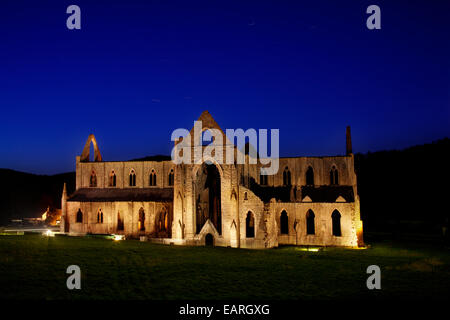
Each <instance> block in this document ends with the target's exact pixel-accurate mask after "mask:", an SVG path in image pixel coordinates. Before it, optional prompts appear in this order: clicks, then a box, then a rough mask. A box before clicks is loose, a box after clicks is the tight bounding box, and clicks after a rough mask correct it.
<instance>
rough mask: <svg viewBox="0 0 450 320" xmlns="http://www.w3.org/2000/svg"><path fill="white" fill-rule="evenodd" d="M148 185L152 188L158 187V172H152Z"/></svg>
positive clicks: (153, 170)
mask: <svg viewBox="0 0 450 320" xmlns="http://www.w3.org/2000/svg"><path fill="white" fill-rule="evenodd" d="M148 185H149V186H150V187H154V186H156V171H155V169H152V171H151V172H150V176H149V183H148Z"/></svg>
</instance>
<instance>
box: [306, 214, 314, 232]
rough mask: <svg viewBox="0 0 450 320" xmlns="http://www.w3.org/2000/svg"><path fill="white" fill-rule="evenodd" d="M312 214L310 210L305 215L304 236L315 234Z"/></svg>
mask: <svg viewBox="0 0 450 320" xmlns="http://www.w3.org/2000/svg"><path fill="white" fill-rule="evenodd" d="M314 217H315V215H314V212H313V211H312V210H311V209H310V210H308V212H307V213H306V234H315V233H316V228H315V225H314Z"/></svg>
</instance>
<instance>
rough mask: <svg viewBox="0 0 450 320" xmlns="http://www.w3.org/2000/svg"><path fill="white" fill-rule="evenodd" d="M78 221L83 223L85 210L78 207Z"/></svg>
mask: <svg viewBox="0 0 450 320" xmlns="http://www.w3.org/2000/svg"><path fill="white" fill-rule="evenodd" d="M76 222H77V223H83V212H82V211H81V209H78V211H77V219H76Z"/></svg>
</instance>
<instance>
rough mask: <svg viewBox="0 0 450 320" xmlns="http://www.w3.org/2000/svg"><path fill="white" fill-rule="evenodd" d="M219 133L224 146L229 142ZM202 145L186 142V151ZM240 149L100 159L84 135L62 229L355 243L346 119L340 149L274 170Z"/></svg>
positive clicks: (253, 244) (173, 239)
mask: <svg viewBox="0 0 450 320" xmlns="http://www.w3.org/2000/svg"><path fill="white" fill-rule="evenodd" d="M199 120H201V121H202V125H203V128H202V130H207V129H218V130H220V131H221V132H222V133H223V131H222V130H221V129H220V127H219V125H218V124H217V123H216V121H215V120H214V119H213V118H212V116H211V115H210V114H209V113H208V112H207V111H205V112H203V113H202V115H201V116H200V118H199ZM223 137H224V139H223V147H225V145H226V144H227V143H230V142H229V140H228V139H227V138H226V136H225V134H224V133H223ZM91 144H93V146H94V151H95V154H94V159H93V161H89V159H90V154H89V151H90V146H91ZM203 148H205V146H203V145H195V144H192V154H193V155H194V154H195V153H196V152H201V151H202V150H203ZM235 150H236V152H239V151H238V150H237V148H236V147H235ZM224 154H225V152H224ZM245 159H246V162H245V164H236V163H233V164H219V163H217V162H215V160H214V159H210V160H205V161H204V162H202V163H197V164H184V163H183V164H178V165H176V164H175V163H174V162H172V161H171V160H161V159H155V160H145V161H124V162H114V161H112V162H107V161H102V157H101V154H100V152H99V149H98V146H97V142H96V140H95V137H94V136H93V135H91V136H89V139H88V141H87V143H86V146H85V148H84V150H83V153H82V155H81V156H78V157H77V158H76V190H75V192H74V193H73V194H71V195H67V192H66V189H65V188H64V192H63V196H62V218H61V231H62V232H65V233H68V234H71V235H83V234H89V233H92V234H124V235H125V236H127V237H134V238H138V237H140V236H146V237H147V238H148V239H149V240H151V241H154V242H161V243H167V244H172V243H173V244H180V245H205V244H212V245H216V246H231V247H238V248H272V247H276V246H278V245H284V244H290V245H316V246H350V247H356V246H361V245H362V244H363V240H362V221H361V219H360V204H359V196H358V192H357V184H356V174H355V171H354V157H353V154H352V150H351V138H350V129H349V128H347V152H346V155H345V156H334V157H292V158H280V159H279V170H278V173H277V174H275V175H269V176H264V175H260V168H261V164H260V163H259V162H258V163H257V164H250V163H249V155H248V154H246V155H245Z"/></svg>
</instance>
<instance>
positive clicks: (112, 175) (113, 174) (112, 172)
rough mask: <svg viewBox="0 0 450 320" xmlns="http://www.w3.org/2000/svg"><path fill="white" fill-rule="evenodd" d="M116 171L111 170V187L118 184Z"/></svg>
mask: <svg viewBox="0 0 450 320" xmlns="http://www.w3.org/2000/svg"><path fill="white" fill-rule="evenodd" d="M116 182H117V179H116V173H115V172H114V170H113V171H111V173H110V175H109V186H110V187H115V186H116Z"/></svg>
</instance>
